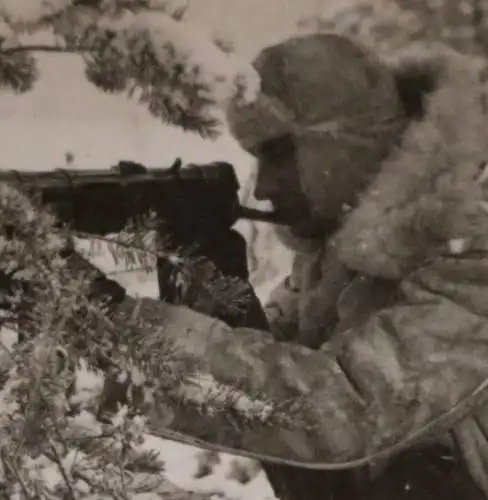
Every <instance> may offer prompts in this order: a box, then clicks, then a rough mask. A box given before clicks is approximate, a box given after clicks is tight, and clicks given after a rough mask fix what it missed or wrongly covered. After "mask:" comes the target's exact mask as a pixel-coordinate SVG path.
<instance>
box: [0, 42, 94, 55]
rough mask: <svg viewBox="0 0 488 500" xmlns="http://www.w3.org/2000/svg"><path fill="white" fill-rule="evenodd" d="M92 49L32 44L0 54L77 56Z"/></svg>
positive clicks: (2, 49) (19, 46)
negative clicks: (43, 53) (60, 54)
mask: <svg viewBox="0 0 488 500" xmlns="http://www.w3.org/2000/svg"><path fill="white" fill-rule="evenodd" d="M92 50H93V48H90V47H68V46H66V47H62V46H60V45H44V44H34V45H17V46H13V47H6V48H1V45H0V54H5V55H13V54H19V53H23V52H29V53H32V52H50V53H53V52H54V53H56V52H57V53H62V54H78V53H82V52H90V51H92Z"/></svg>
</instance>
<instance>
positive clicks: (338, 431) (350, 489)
mask: <svg viewBox="0 0 488 500" xmlns="http://www.w3.org/2000/svg"><path fill="white" fill-rule="evenodd" d="M255 67H256V69H257V71H258V72H259V74H260V76H261V79H262V89H261V93H260V95H259V97H258V98H257V99H256V101H255V102H253V103H252V104H246V105H244V104H242V105H241V104H239V103H237V102H236V103H233V104H232V105H231V106H230V107H229V110H228V118H229V124H230V128H231V131H232V133H233V134H234V136H235V137H236V138H237V140H238V141H239V142H240V144H241V145H242V147H243V148H245V149H246V150H247V151H249V152H251V153H252V154H253V155H254V156H255V157H256V159H257V162H258V171H259V175H258V180H257V185H256V197H257V198H259V199H266V200H269V201H271V203H272V204H273V206H274V209H275V211H276V214H277V215H278V216H279V217H280V218H281V222H283V224H284V225H283V227H282V228H281V229H280V230H279V233H280V236H281V238H282V239H283V241H284V242H285V243H286V244H287V245H290V246H292V248H293V249H294V250H295V251H296V259H295V262H294V266H293V270H292V272H291V274H290V276H289V277H288V278H287V279H286V280H285V282H284V283H283V284H282V285H281V286H280V287H279V288H278V289H277V290H276V291H275V292H274V293H273V294H272V297H271V300H270V303H269V304H268V305H267V306H266V313H267V317H268V321H269V325H266V322H265V321H263V318H260V319H259V318H258V319H252V318H248V322H247V323H246V325H245V326H242V327H237V328H233V327H231V326H229V325H228V324H226V323H225V322H223V321H220V320H218V319H215V318H210V317H209V316H207V315H205V314H203V313H202V311H200V312H196V311H193V310H191V309H189V308H185V307H182V306H173V305H170V304H164V303H163V304H161V303H159V304H156V303H155V302H154V301H151V300H150V299H147V300H146V299H143V300H142V303H141V304H140V309H139V313H140V316H141V317H145V318H148V321H149V323H148V324H150V323H151V319H150V318H151V317H152V318H156V317H157V320H156V319H154V320H153V324H154V327H156V326H161V322H162V323H163V326H164V332H165V336H167V338H169V339H172V340H173V341H174V342H175V344H176V345H177V346H178V347H179V348H180V349H181V351H182V352H184V353H187V354H191V355H193V356H194V357H195V359H196V360H197V362H198V367H199V368H198V369H199V371H200V373H201V374H203V375H206V376H211V377H213V380H215V381H216V382H218V383H219V384H221V385H223V386H229V387H230V386H236V387H237V386H238V387H240V388H242V390H243V391H247V392H246V394H249V395H251V396H252V395H256V394H261V395H264V396H263V397H266V401H272V402H277V401H295V402H297V405H298V406H296V407H294V410H293V411H291V410H290V415H291V416H290V419H291V420H292V422H291V423H290V422H285V423H283V424H276V423H275V424H274V425H265V424H260V423H259V422H258V423H255V424H252V425H251V424H250V425H249V426H244V427H242V426H235V425H233V424H232V423H231V420H230V419H229V420H226V419H222V418H220V417H218V416H214V417H212V415H210V416H203V415H199V414H197V413H195V414H194V415H193V416H191V417H188V415H187V414H186V413H184V411H185V410H182V409H181V410H180V409H174V419H173V420H172V422H168V420H165V421H164V423H162V422H161V421H160V422H158V417H157V415H156V416H155V417H153V418H152V421H151V425H152V427H153V429H156V432H157V428H158V426H159V429H160V430H161V434H162V435H166V436H168V435H169V434H168V433H166V434H165V432H166V431H164V429H163V428H165V429H166V430H168V429H169V430H171V429H173V430H174V431H177V432H178V433H179V434H178V435H179V436H189V437H188V440H187V442H190V443H191V442H193V443H196V444H199V443H200V444H202V445H204V446H210V447H212V446H213V447H215V448H216V449H220V450H224V451H229V452H231V453H232V452H233V453H238V454H242V455H247V456H252V457H255V458H259V459H260V460H261V461H262V462H263V463H264V464H265V469H266V472H267V474H268V477H269V479H270V481H271V483H272V485H273V487H274V489H275V492H276V495H277V496H278V497H279V498H280V499H281V500H302V499H303V500H305V499H316V500H318V499H327V498H340V499H346V498H347V499H350V498H371V499H386V498H388V499H389V498H407V497H408V498H426V499H427V498H437V497H439V498H440V497H442V498H444V499H447V498H449V499H454V498H456V499H457V498H466V499H468V498H469V499H478V498H479V499H482V498H486V497H487V496H488V406H487V405H486V404H485V402H486V400H487V396H488V319H487V318H488V252H487V250H486V249H487V248H488V247H487V243H488V241H487V235H488V210H487V207H488V205H487V204H486V202H485V201H484V191H483V190H484V181H485V177H486V175H485V162H486V159H487V153H486V151H485V150H486V144H487V141H486V135H485V117H484V116H483V114H482V94H481V86H480V81H479V74H478V69H477V68H476V67H474V66H473V64H472V62H471V60H469V59H467V58H466V57H465V56H462V55H460V54H458V53H456V52H454V51H452V50H450V49H448V48H445V47H442V46H436V45H435V46H421V45H418V46H415V47H412V48H411V49H409V50H406V51H405V53H403V54H400V55H399V57H398V58H397V59H395V60H388V61H386V60H380V59H378V58H376V57H375V56H374V55H372V54H370V53H369V51H367V50H365V49H364V48H362V47H360V46H358V45H357V44H355V43H353V42H352V41H350V40H348V39H347V38H344V37H341V36H338V35H331V34H330V35H310V36H304V37H296V38H292V39H289V40H287V41H285V42H283V43H279V44H277V45H274V46H271V47H269V48H267V49H265V50H264V51H262V53H261V54H260V55H259V57H258V58H257V59H256V61H255ZM223 244H225V242H224V243H223ZM131 307H133V302H132V300H131V299H129V298H128V299H126V300H125V301H124V302H123V303H122V304H121V305H120V306H118V308H117V311H116V313H115V316H120V317H121V318H123V317H124V314H125V313H127V314H130V310H131ZM155 309H157V314H155V313H154V310H155ZM161 318H163V319H161ZM267 330H271V332H272V334H270V333H268V331H267ZM163 431H164V432H163ZM175 435H176V434H175Z"/></svg>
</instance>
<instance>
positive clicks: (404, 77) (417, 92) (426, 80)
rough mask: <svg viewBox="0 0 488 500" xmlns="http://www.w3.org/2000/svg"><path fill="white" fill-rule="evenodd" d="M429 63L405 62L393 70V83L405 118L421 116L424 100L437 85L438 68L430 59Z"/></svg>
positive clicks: (423, 111) (416, 118) (415, 118)
mask: <svg viewBox="0 0 488 500" xmlns="http://www.w3.org/2000/svg"><path fill="white" fill-rule="evenodd" d="M429 63H430V64H428V65H427V64H421V63H420V64H419V62H418V61H416V62H410V63H409V62H407V63H405V64H404V65H402V66H401V68H395V70H394V77H395V84H396V87H397V89H398V93H399V95H400V100H401V102H402V104H403V106H404V109H405V114H406V116H407V118H410V119H413V120H421V119H422V118H423V116H424V114H425V100H426V98H427V96H428V95H429V94H431V93H432V92H434V90H435V89H436V87H437V85H436V82H437V81H438V78H439V77H440V75H439V73H440V68H435V67H433V65H432V61H429Z"/></svg>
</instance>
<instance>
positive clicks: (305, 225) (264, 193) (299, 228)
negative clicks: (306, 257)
mask: <svg viewBox="0 0 488 500" xmlns="http://www.w3.org/2000/svg"><path fill="white" fill-rule="evenodd" d="M252 154H253V155H254V156H255V157H256V160H257V168H258V176H257V180H256V186H255V189H254V196H255V198H256V199H258V200H260V201H269V202H271V204H272V206H273V209H274V212H275V213H276V215H277V216H278V219H279V220H280V221H281V222H283V223H284V224H286V225H287V226H289V228H290V229H291V231H292V232H293V233H294V234H295V235H296V236H300V237H305V238H306V237H310V236H315V235H316V233H317V221H315V220H314V217H313V216H312V211H311V209H310V206H309V203H308V200H307V197H306V194H305V193H304V191H303V188H302V184H301V181H300V174H299V170H298V166H297V162H296V156H295V147H294V144H293V140H292V138H291V137H289V136H286V137H281V138H279V139H273V140H270V141H267V142H265V143H263V144H261V145H260V146H259V147H258V148H256V149H255V150H253V151H252Z"/></svg>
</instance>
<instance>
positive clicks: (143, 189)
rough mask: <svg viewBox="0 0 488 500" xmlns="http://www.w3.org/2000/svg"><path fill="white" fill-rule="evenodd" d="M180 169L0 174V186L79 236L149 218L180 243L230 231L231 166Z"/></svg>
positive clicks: (125, 165)
mask: <svg viewBox="0 0 488 500" xmlns="http://www.w3.org/2000/svg"><path fill="white" fill-rule="evenodd" d="M180 167H181V164H180V163H175V164H174V165H173V166H171V167H169V168H146V167H144V166H143V165H141V164H136V163H133V162H120V163H119V164H118V165H117V166H116V167H112V168H111V169H106V170H73V169H69V170H62V169H56V170H50V171H41V172H39V171H36V172H17V171H1V170H0V182H6V183H12V184H14V185H16V186H17V187H19V188H20V189H22V190H23V191H26V192H28V193H32V194H35V195H38V196H39V195H40V198H39V197H38V200H39V201H40V203H41V204H43V205H48V206H50V207H51V209H53V211H54V213H55V215H56V216H57V217H58V220H59V221H60V222H61V223H67V224H69V225H70V227H71V228H72V229H73V230H76V231H79V232H85V233H90V234H108V233H115V232H119V231H121V230H122V229H123V228H124V227H126V225H127V223H128V222H129V221H130V220H132V219H137V218H139V217H141V216H144V215H148V214H149V213H156V214H157V216H158V218H159V219H160V221H162V222H164V223H165V224H166V226H167V227H168V230H170V229H171V231H172V232H174V233H175V234H177V235H178V236H179V233H180V232H181V233H184V235H183V236H184V237H185V238H186V237H187V236H188V238H190V237H192V238H195V237H196V236H197V235H198V234H210V233H212V232H218V231H219V230H220V229H221V228H228V227H231V226H232V225H233V224H234V223H235V221H236V220H237V211H238V206H239V204H238V201H239V200H238V195H237V193H238V189H239V183H238V180H237V177H236V174H235V171H234V167H233V166H232V165H231V164H229V163H226V162H214V163H209V164H204V165H198V164H188V165H185V166H184V168H180ZM183 236H182V237H183Z"/></svg>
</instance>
